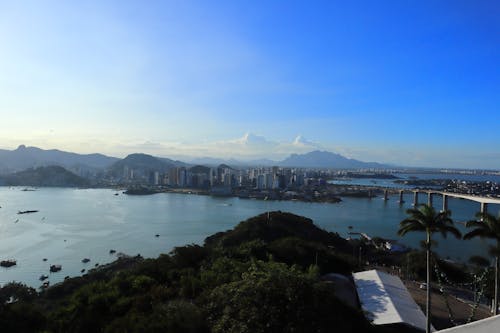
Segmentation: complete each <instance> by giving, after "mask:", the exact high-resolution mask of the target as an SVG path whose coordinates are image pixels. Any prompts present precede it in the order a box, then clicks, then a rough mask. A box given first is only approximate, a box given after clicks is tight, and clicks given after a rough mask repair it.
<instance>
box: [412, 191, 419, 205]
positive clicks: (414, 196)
mask: <svg viewBox="0 0 500 333" xmlns="http://www.w3.org/2000/svg"><path fill="white" fill-rule="evenodd" d="M413 206H415V207H416V206H418V191H414V192H413Z"/></svg>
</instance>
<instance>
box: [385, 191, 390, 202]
mask: <svg viewBox="0 0 500 333" xmlns="http://www.w3.org/2000/svg"><path fill="white" fill-rule="evenodd" d="M387 200H389V195H388V193H387V190H384V201H387Z"/></svg>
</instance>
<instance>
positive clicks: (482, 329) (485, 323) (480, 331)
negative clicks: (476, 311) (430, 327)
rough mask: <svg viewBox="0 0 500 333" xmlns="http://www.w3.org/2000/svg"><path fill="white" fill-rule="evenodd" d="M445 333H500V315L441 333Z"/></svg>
mask: <svg viewBox="0 0 500 333" xmlns="http://www.w3.org/2000/svg"><path fill="white" fill-rule="evenodd" d="M439 332H443V333H445V332H446V333H491V332H500V315H498V316H494V317H489V318H486V319H482V320H478V321H474V322H472V323H470V324H466V325H460V326H456V327H452V328H447V329H445V330H442V331H439Z"/></svg>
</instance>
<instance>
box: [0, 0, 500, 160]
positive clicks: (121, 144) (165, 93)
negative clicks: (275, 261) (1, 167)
mask: <svg viewBox="0 0 500 333" xmlns="http://www.w3.org/2000/svg"><path fill="white" fill-rule="evenodd" d="M498 17H500V4H499V3H498V1H458V0H457V1H397V0H394V1H349V2H347V1H157V2H155V1H147V2H143V1H116V2H113V1H95V2H94V1H85V2H68V1H1V0H0V116H1V119H2V121H1V122H0V148H7V149H12V148H15V147H16V146H17V145H19V144H27V145H34V146H39V147H42V148H59V149H64V150H71V151H76V152H81V153H89V152H102V153H106V154H110V155H114V156H124V155H126V154H128V153H131V152H134V151H142V152H146V153H151V154H155V155H160V156H177V157H182V156H185V155H193V156H213V157H236V158H241V159H252V158H260V157H268V158H275V159H279V158H282V157H284V156H286V155H288V154H289V153H292V152H306V151H309V150H313V149H324V150H331V151H335V152H338V153H341V154H344V155H346V156H349V157H352V158H357V159H361V160H366V161H368V160H369V161H379V162H387V163H394V164H399V165H411V166H435V167H469V168H495V169H498V168H500V145H499V142H500V131H499V130H498V128H499V125H500V110H499V105H500V75H499V74H500V70H499V67H500V66H499V64H500V21H499V20H498ZM298 136H300V137H298ZM297 137H298V138H297Z"/></svg>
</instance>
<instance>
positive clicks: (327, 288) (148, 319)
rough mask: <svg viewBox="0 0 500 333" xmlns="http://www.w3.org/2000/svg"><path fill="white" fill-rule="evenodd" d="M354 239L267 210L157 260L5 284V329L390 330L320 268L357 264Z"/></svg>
mask: <svg viewBox="0 0 500 333" xmlns="http://www.w3.org/2000/svg"><path fill="white" fill-rule="evenodd" d="M347 246H348V244H345V243H344V241H343V240H342V239H340V237H338V236H337V235H336V234H333V233H329V232H326V231H324V230H322V229H319V228H318V227H316V226H315V225H314V224H313V223H312V221H311V220H310V219H307V218H304V217H300V216H297V215H293V214H289V213H282V212H271V213H270V214H269V218H268V215H267V214H262V215H259V216H256V217H254V218H251V219H248V220H247V221H244V222H241V223H240V224H238V225H237V226H236V227H235V228H234V229H233V230H230V231H227V232H223V233H219V234H216V235H213V236H211V237H208V238H207V239H206V243H205V245H204V246H199V245H187V246H182V247H176V248H174V250H173V251H171V252H170V253H169V254H168V255H161V256H159V257H158V258H157V259H143V258H141V257H134V258H121V259H119V260H117V261H115V262H114V263H112V264H110V265H106V266H103V267H101V268H99V269H96V270H93V271H91V272H90V273H89V274H85V275H83V276H81V277H75V278H69V279H67V280H65V281H64V282H63V283H61V284H58V285H55V286H52V287H50V288H48V289H47V290H45V291H42V292H41V293H37V292H36V291H35V290H34V289H32V288H28V287H25V286H23V285H20V284H16V283H12V284H7V285H5V286H4V287H3V288H2V289H0V327H1V328H2V332H82V333H83V332H108V333H112V332H170V333H172V332H173V333H176V332H179V333H180V332H182V333H184V332H191V333H208V332H212V333H225V332H242V333H254V332H260V333H267V332H270V333H271V332H272V333H274V332H304V333H307V332H311V333H312V332H345V333H348V332H379V333H383V332H386V333H387V332H392V331H388V330H386V329H384V328H376V327H374V326H372V325H371V324H370V322H369V321H368V320H367V319H366V318H365V316H364V315H363V313H362V312H361V310H360V309H358V308H352V307H350V306H348V305H347V304H345V303H343V302H342V301H340V300H339V299H338V298H337V297H336V294H335V287H334V285H332V284H331V283H326V282H322V281H321V279H320V276H321V273H322V272H336V273H350V272H351V271H352V269H353V268H354V266H353V265H352V264H351V261H352V260H353V258H352V257H349V256H348V255H347V253H344V249H343V248H344V247H347ZM345 250H347V248H346V249H345ZM346 252H350V251H346ZM403 331H404V330H403ZM403 331H402V330H399V331H398V332H403ZM404 332H406V331H404Z"/></svg>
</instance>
